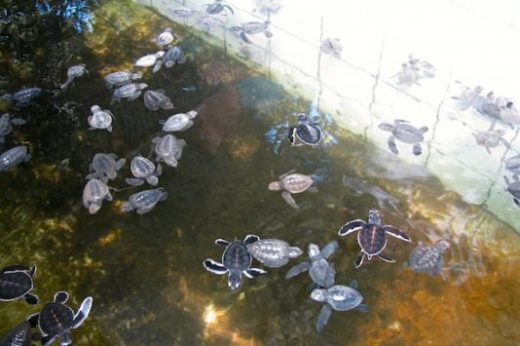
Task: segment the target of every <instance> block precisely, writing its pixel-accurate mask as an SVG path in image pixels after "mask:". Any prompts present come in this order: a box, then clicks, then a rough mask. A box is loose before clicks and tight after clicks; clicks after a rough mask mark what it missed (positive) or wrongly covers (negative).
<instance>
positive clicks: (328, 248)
mask: <svg viewBox="0 0 520 346" xmlns="http://www.w3.org/2000/svg"><path fill="white" fill-rule="evenodd" d="M338 248H339V244H338V242H337V241H336V240H333V241H331V242H330V243H328V244H327V245H325V247H323V249H322V250H321V252H320V255H321V257H323V258H325V259H327V258H329V257H330V256H331V255H332V254H333V253H334V252H336V250H337V249H338Z"/></svg>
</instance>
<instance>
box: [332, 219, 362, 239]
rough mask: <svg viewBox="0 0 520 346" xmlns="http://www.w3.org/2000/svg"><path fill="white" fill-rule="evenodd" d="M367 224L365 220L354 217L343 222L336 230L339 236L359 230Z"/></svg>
mask: <svg viewBox="0 0 520 346" xmlns="http://www.w3.org/2000/svg"><path fill="white" fill-rule="evenodd" d="M366 225H367V223H366V221H364V220H361V219H356V220H352V221H349V222H347V223H346V224H344V225H343V226H342V227H341V228H340V229H339V231H338V234H339V235H340V236H342V237H343V236H346V235H348V234H350V233H352V232H356V231H361V230H362V229H363V228H364V227H365V226H366Z"/></svg>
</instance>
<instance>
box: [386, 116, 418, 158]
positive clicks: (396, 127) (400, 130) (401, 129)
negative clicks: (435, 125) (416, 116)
mask: <svg viewBox="0 0 520 346" xmlns="http://www.w3.org/2000/svg"><path fill="white" fill-rule="evenodd" d="M379 128H380V129H381V130H383V131H389V132H391V133H392V135H391V136H390V138H388V148H389V149H390V151H391V152H392V153H394V154H396V155H397V154H399V150H397V144H396V143H395V140H396V139H397V140H399V141H401V142H404V143H409V144H413V149H412V152H413V154H414V155H421V153H422V148H421V142H422V141H423V140H424V133H425V132H426V131H428V127H426V126H423V127H421V128H416V127H414V126H412V125H410V124H409V123H408V121H406V120H402V119H396V120H394V124H393V125H392V124H388V123H381V124H379Z"/></svg>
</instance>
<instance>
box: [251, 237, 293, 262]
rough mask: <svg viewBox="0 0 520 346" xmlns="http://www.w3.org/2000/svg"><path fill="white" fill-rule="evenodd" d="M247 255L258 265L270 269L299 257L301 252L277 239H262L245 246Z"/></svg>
mask: <svg viewBox="0 0 520 346" xmlns="http://www.w3.org/2000/svg"><path fill="white" fill-rule="evenodd" d="M247 249H248V250H249V253H250V254H251V255H252V256H253V257H254V258H256V259H257V260H258V261H259V262H260V263H262V264H263V265H265V266H266V267H270V268H279V267H281V266H284V265H286V264H287V263H288V262H289V259H290V258H296V257H298V256H300V255H301V254H302V253H303V251H302V250H301V249H300V248H299V247H296V246H290V245H289V243H287V242H286V241H283V240H279V239H262V240H258V241H256V242H254V243H252V244H249V245H247Z"/></svg>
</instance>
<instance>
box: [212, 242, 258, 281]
mask: <svg viewBox="0 0 520 346" xmlns="http://www.w3.org/2000/svg"><path fill="white" fill-rule="evenodd" d="M259 239H260V238H258V236H256V235H254V234H248V235H247V236H246V237H245V238H244V240H243V241H242V240H235V241H232V242H229V241H227V240H224V239H217V240H215V244H217V245H221V246H224V247H226V249H225V250H224V254H223V255H222V263H219V262H216V261H214V260H212V259H211V258H207V259H205V260H204V262H203V263H202V265H203V266H204V268H206V270H207V271H209V272H212V273H214V274H218V275H224V274H228V286H229V288H231V289H232V290H236V289H237V288H238V287H240V283H241V282H242V274H244V275H245V276H247V277H248V278H250V279H252V278H255V277H257V276H260V275H262V274H265V273H266V271H265V270H263V269H259V268H251V263H252V261H253V258H252V257H251V254H250V253H249V251H248V250H247V246H248V245H250V244H252V243H254V242H256V241H258V240H259Z"/></svg>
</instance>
